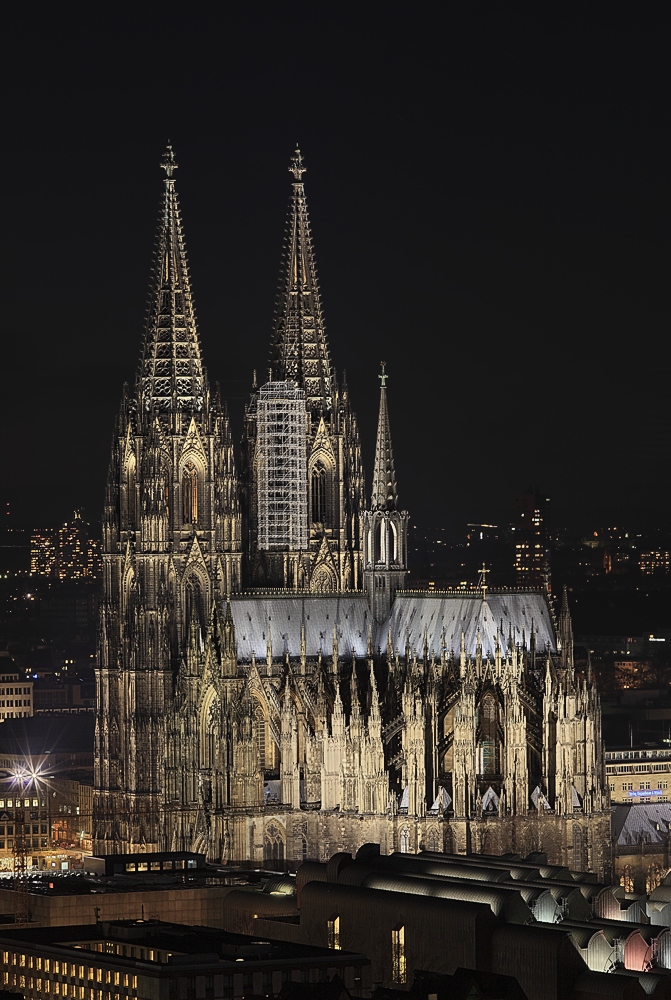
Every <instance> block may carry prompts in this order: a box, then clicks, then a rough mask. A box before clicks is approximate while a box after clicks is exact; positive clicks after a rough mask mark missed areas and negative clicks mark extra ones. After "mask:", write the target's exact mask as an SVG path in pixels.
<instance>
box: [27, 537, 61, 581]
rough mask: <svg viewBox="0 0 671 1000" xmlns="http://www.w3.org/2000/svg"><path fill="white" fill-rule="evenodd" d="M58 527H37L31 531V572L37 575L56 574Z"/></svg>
mask: <svg viewBox="0 0 671 1000" xmlns="http://www.w3.org/2000/svg"><path fill="white" fill-rule="evenodd" d="M57 563H58V528H35V529H34V530H33V531H32V532H31V533H30V572H31V573H32V574H33V575H35V576H56V569H57Z"/></svg>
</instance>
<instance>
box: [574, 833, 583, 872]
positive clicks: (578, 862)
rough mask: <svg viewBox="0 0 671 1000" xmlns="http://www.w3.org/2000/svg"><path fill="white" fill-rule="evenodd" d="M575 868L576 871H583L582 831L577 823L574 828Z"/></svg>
mask: <svg viewBox="0 0 671 1000" xmlns="http://www.w3.org/2000/svg"><path fill="white" fill-rule="evenodd" d="M573 868H574V869H575V871H581V870H582V868H583V857H582V830H581V829H580V827H579V826H578V824H577V823H576V824H575V825H574V827H573Z"/></svg>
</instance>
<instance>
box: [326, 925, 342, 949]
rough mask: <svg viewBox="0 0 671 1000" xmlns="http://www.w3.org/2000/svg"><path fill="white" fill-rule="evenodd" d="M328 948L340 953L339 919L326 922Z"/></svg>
mask: <svg viewBox="0 0 671 1000" xmlns="http://www.w3.org/2000/svg"><path fill="white" fill-rule="evenodd" d="M327 931H328V946H329V948H335V949H336V950H337V951H340V917H333V919H332V920H329V921H327Z"/></svg>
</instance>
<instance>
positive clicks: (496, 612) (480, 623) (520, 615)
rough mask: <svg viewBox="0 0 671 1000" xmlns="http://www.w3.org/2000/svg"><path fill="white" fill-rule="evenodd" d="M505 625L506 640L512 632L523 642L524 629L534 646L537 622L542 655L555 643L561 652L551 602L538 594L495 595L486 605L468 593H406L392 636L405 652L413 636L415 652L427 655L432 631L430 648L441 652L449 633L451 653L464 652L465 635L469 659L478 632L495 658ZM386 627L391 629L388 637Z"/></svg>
mask: <svg viewBox="0 0 671 1000" xmlns="http://www.w3.org/2000/svg"><path fill="white" fill-rule="evenodd" d="M501 622H503V634H504V637H507V635H508V630H509V628H510V629H512V634H513V639H514V641H515V642H516V643H518V642H521V640H522V630H524V633H525V636H526V640H527V643H528V642H529V637H530V635H531V623H532V622H533V627H534V631H535V633H536V649H537V650H539V651H541V650H543V649H544V648H545V645H546V643H549V644H550V648H551V649H552V650H553V651H556V644H555V637H554V630H553V627H552V621H551V618H550V612H549V609H548V605H547V601H546V599H545V597H544V595H543V594H542V593H540V592H537V591H531V592H527V593H525V592H519V593H514V592H509V593H501V594H492V593H490V594H488V595H487V599H486V600H483V599H482V596H481V595H479V594H473V595H471V594H464V596H463V597H462V596H461V595H452V594H449V595H448V594H446V595H441V594H436V596H435V597H429V596H421V595H414V594H408V593H402V594H399V595H398V596H397V598H396V601H395V602H394V606H393V607H392V609H391V616H390V619H389V623H390V624H391V629H392V635H393V636H396V637H398V638H399V640H400V644H401V647H403V646H404V645H405V637H406V632H407V633H409V637H410V647H411V649H417V650H421V649H422V646H423V644H424V632H425V630H426V633H427V639H428V644H429V649H434V650H436V651H438V650H440V648H441V634H442V630H443V628H444V629H445V641H446V646H447V650H448V652H449V651H450V650H454V651H455V653H458V652H459V647H460V644H461V633H462V632H463V633H464V635H465V639H466V652H467V654H468V655H469V656H473V655H474V654H475V647H476V643H477V633H478V629H479V630H480V641H481V643H482V652H483V654H484V655H490V656H493V655H494V650H495V648H496V630H497V629H499V628H500V627H501ZM386 628H387V626H386V625H385V626H384V632H385V636H386Z"/></svg>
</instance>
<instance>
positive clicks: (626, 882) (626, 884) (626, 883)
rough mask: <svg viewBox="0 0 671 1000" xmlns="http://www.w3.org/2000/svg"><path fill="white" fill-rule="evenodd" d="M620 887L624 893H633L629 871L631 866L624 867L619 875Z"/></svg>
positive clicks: (632, 877) (631, 876)
mask: <svg viewBox="0 0 671 1000" xmlns="http://www.w3.org/2000/svg"><path fill="white" fill-rule="evenodd" d="M620 885H621V886H622V888H623V889H624V891H625V892H633V891H634V876H633V874H632V871H631V865H625V866H624V867H623V869H622V874H621V875H620Z"/></svg>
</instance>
